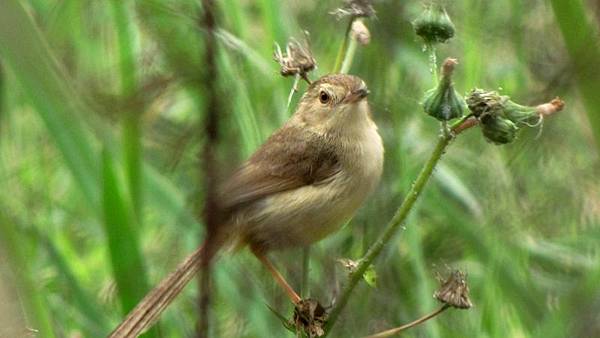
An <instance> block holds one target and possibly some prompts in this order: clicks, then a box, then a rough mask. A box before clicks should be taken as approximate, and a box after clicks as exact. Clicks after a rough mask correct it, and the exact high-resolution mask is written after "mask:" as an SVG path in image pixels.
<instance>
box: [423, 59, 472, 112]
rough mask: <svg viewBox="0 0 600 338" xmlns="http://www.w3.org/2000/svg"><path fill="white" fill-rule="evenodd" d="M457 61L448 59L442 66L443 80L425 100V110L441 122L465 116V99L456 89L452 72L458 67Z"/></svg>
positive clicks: (427, 94)
mask: <svg viewBox="0 0 600 338" xmlns="http://www.w3.org/2000/svg"><path fill="white" fill-rule="evenodd" d="M457 64H458V63H457V61H456V60H455V59H450V58H448V59H446V61H444V64H443V66H442V79H441V80H440V83H439V84H438V85H437V87H436V88H433V89H430V90H429V91H427V93H425V97H424V98H423V110H424V111H425V112H426V113H427V114H429V115H431V116H433V117H435V118H436V119H438V120H440V121H449V120H452V119H455V118H459V117H461V116H463V115H464V111H465V109H466V105H465V102H464V100H463V98H462V97H461V96H460V95H459V94H458V93H457V92H456V90H455V89H454V84H453V83H452V72H453V70H454V67H455V66H456V65H457Z"/></svg>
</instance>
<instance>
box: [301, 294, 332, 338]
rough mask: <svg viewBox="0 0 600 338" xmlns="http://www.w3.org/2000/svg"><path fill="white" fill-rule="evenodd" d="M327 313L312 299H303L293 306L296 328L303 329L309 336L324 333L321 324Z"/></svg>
mask: <svg viewBox="0 0 600 338" xmlns="http://www.w3.org/2000/svg"><path fill="white" fill-rule="evenodd" d="M327 316H328V313H327V311H326V310H325V308H324V307H323V306H322V305H321V304H319V302H318V301H316V300H314V299H303V300H301V301H300V302H298V304H296V307H295V308H294V319H293V320H294V323H295V325H296V329H297V330H303V331H304V333H306V334H307V335H308V337H309V338H313V337H321V336H322V335H324V334H325V331H324V330H323V326H324V325H325V322H326V321H327Z"/></svg>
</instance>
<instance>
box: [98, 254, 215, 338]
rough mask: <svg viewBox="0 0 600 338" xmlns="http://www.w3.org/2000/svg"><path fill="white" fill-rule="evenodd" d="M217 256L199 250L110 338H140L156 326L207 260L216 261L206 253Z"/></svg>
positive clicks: (144, 301)
mask: <svg viewBox="0 0 600 338" xmlns="http://www.w3.org/2000/svg"><path fill="white" fill-rule="evenodd" d="M209 251H210V252H211V253H209ZM214 253H215V250H206V245H203V246H201V247H200V248H198V249H196V251H194V252H193V253H192V254H191V255H189V256H188V257H187V258H186V259H185V260H184V261H183V262H182V263H180V264H179V265H178V266H177V269H176V270H175V271H173V272H172V273H171V274H170V275H169V276H168V277H166V278H165V279H163V280H162V281H161V282H160V284H159V285H158V286H157V287H155V288H154V289H153V290H152V291H150V292H149V293H148V294H147V295H146V297H144V299H142V300H141V301H140V303H139V304H138V305H137V306H136V307H135V308H134V309H133V310H131V312H130V313H129V314H128V315H127V318H125V319H124V320H123V322H121V324H119V326H117V328H116V329H114V331H113V332H112V333H111V334H110V335H109V336H108V337H109V338H130V337H137V336H139V335H140V334H141V333H142V332H143V331H144V330H146V329H147V328H148V327H150V326H151V325H152V324H154V321H156V319H157V318H158V317H159V316H160V314H161V313H162V312H163V311H164V310H165V309H166V308H167V306H169V304H171V302H173V300H174V299H175V297H177V295H178V294H179V293H181V291H182V290H183V288H184V287H185V286H186V285H187V284H188V283H189V281H190V280H191V279H192V278H194V276H195V275H196V273H197V272H198V271H199V270H200V269H201V267H202V266H203V262H205V259H206V260H208V259H211V258H212V257H203V256H204V255H205V254H208V255H210V256H213V255H214Z"/></svg>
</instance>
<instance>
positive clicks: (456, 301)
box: [433, 270, 473, 309]
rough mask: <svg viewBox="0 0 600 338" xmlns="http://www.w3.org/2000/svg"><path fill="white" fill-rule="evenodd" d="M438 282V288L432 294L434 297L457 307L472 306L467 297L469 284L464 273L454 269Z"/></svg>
mask: <svg viewBox="0 0 600 338" xmlns="http://www.w3.org/2000/svg"><path fill="white" fill-rule="evenodd" d="M440 282H441V283H440V284H441V285H440V288H439V289H438V290H437V291H436V292H435V293H434V294H433V297H434V298H435V299H437V300H439V301H440V302H442V303H444V304H448V305H450V306H452V307H454V308H457V309H468V308H470V307H472V306H473V304H472V303H471V300H470V299H469V286H468V285H467V280H466V276H465V274H464V273H462V272H461V271H458V270H456V271H454V272H451V273H450V275H449V276H448V277H447V278H446V279H445V280H440Z"/></svg>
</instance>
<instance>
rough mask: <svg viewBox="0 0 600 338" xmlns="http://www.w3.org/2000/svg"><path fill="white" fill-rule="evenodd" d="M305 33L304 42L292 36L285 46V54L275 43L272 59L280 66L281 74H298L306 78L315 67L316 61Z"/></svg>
mask: <svg viewBox="0 0 600 338" xmlns="http://www.w3.org/2000/svg"><path fill="white" fill-rule="evenodd" d="M306 34H307V38H306V39H305V41H304V43H300V42H298V41H297V40H296V39H294V38H292V39H291V40H290V41H289V42H288V44H287V46H286V48H285V54H284V53H283V52H282V51H281V47H279V45H278V44H275V52H274V53H273V59H274V60H275V61H277V63H279V65H280V66H281V70H280V73H281V75H283V76H292V75H296V74H298V75H300V76H301V77H302V78H305V79H306V78H307V74H308V73H309V72H310V71H312V70H313V69H315V68H316V67H317V61H316V60H315V58H314V57H313V54H312V52H311V50H310V45H309V43H308V33H306Z"/></svg>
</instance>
